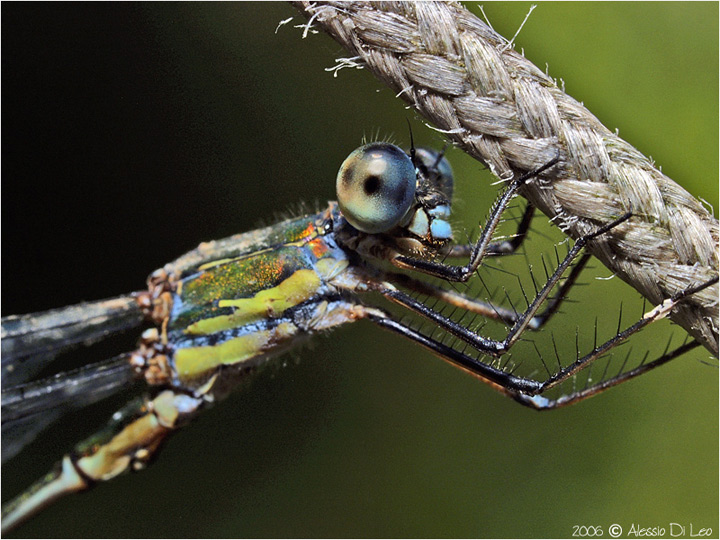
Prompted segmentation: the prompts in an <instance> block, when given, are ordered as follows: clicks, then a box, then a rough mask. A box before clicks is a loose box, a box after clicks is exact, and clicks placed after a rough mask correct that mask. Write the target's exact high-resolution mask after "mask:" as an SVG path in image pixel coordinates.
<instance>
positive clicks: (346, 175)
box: [341, 165, 355, 185]
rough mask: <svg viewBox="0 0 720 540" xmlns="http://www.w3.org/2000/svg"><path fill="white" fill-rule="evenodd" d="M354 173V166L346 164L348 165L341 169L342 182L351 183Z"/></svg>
mask: <svg viewBox="0 0 720 540" xmlns="http://www.w3.org/2000/svg"><path fill="white" fill-rule="evenodd" d="M354 174H355V167H354V166H353V165H348V167H347V168H346V169H345V170H343V171H342V175H341V180H342V183H343V184H347V185H349V184H350V183H352V180H353V175H354Z"/></svg>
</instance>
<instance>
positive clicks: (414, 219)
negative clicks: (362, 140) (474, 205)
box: [336, 142, 453, 245]
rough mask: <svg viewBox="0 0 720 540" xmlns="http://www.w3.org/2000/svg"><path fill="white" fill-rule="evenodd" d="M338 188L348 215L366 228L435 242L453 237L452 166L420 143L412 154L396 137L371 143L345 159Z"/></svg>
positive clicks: (371, 231) (340, 204) (345, 215)
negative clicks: (398, 144)
mask: <svg viewBox="0 0 720 540" xmlns="http://www.w3.org/2000/svg"><path fill="white" fill-rule="evenodd" d="M411 156H412V157H411ZM336 189H337V196H338V204H339V206H340V210H341V211H342V213H343V216H344V217H345V219H346V220H347V222H348V223H350V225H352V226H353V227H355V228H356V229H357V230H359V231H361V232H364V233H368V234H380V233H387V234H393V235H395V236H409V237H411V238H412V237H415V238H417V239H418V240H420V241H421V242H423V243H425V244H431V245H442V244H444V243H445V242H447V241H449V240H450V239H451V238H452V229H451V227H450V224H449V223H448V222H447V218H448V217H449V216H450V202H451V198H452V191H453V177H452V169H451V168H450V164H449V163H448V162H447V160H446V159H445V157H444V156H443V154H441V153H439V152H436V151H434V150H429V149H426V148H418V149H415V150H414V151H411V153H410V154H407V153H406V152H404V151H403V150H401V149H400V148H398V147H397V146H395V145H394V144H390V143H384V142H375V143H371V144H366V145H364V146H361V147H360V148H358V149H357V150H355V151H354V152H352V153H351V154H350V155H349V156H348V157H347V159H346V160H345V161H344V162H343V164H342V166H341V167H340V171H339V172H338V175H337V181H336Z"/></svg>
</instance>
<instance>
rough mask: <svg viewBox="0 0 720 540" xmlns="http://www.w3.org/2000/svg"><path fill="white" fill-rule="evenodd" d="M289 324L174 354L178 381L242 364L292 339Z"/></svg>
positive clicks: (292, 334) (293, 327)
mask: <svg viewBox="0 0 720 540" xmlns="http://www.w3.org/2000/svg"><path fill="white" fill-rule="evenodd" d="M297 330H298V329H297V327H296V326H295V325H294V324H292V323H281V324H279V325H277V326H276V327H275V328H273V329H270V330H262V331H257V332H253V333H252V334H247V335H245V336H240V337H236V338H233V339H229V340H228V341H225V342H224V343H220V344H218V345H212V346H203V347H187V348H184V349H178V350H177V351H176V352H175V369H176V370H177V373H178V375H179V376H180V378H181V379H185V378H192V377H195V376H199V375H202V374H204V373H206V372H208V371H210V370H211V369H214V368H216V367H217V366H220V365H232V364H237V363H240V362H243V361H245V360H248V359H250V358H253V357H255V356H258V355H260V354H263V353H265V352H267V351H270V350H272V349H273V348H275V347H278V346H279V345H281V343H282V342H283V341H286V340H288V339H290V338H292V337H293V336H294V335H295V334H296V333H297Z"/></svg>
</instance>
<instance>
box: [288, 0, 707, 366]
mask: <svg viewBox="0 0 720 540" xmlns="http://www.w3.org/2000/svg"><path fill="white" fill-rule="evenodd" d="M292 3H293V5H295V6H296V7H297V8H298V9H299V10H300V11H301V12H302V13H303V14H304V15H305V16H306V17H307V18H308V19H312V24H313V25H315V26H317V27H318V28H320V29H322V30H323V31H325V32H327V33H328V34H329V35H330V36H332V37H333V38H334V39H335V40H336V41H338V42H339V43H340V44H341V45H342V46H343V47H345V48H346V49H347V50H348V52H349V53H350V56H352V57H353V60H356V61H357V62H360V63H362V64H364V66H365V67H367V68H368V69H369V70H370V71H372V72H373V73H374V74H375V75H376V76H377V77H378V78H379V79H380V80H381V81H383V82H384V83H385V84H387V85H388V86H389V87H390V88H391V89H392V90H393V91H394V92H395V93H396V94H397V95H398V97H400V98H402V99H403V100H404V101H406V102H407V103H409V104H410V105H412V106H413V107H414V108H415V109H416V110H417V111H418V112H419V113H420V114H422V115H423V116H424V117H425V118H426V119H428V120H429V121H430V122H431V123H432V124H434V125H435V126H436V128H437V129H439V130H440V131H442V132H443V133H445V134H446V135H447V137H448V138H449V139H450V140H451V141H453V142H454V143H455V144H456V145H457V146H459V147H460V148H462V149H463V150H464V151H465V152H467V153H468V154H470V155H471V156H473V157H474V158H476V159H478V160H479V161H481V162H482V163H484V164H486V165H487V166H488V167H489V168H490V169H491V171H492V172H493V173H494V174H495V175H496V176H498V177H500V178H503V179H509V178H512V177H513V176H514V175H518V174H522V173H524V172H528V171H531V170H534V169H536V168H538V167H539V166H541V165H543V164H544V163H547V162H548V161H550V160H551V159H552V158H553V157H555V156H557V155H559V156H560V163H559V164H558V165H557V166H555V167H553V168H552V169H551V170H550V171H548V172H547V174H544V175H542V177H541V178H540V179H539V181H535V182H531V183H530V184H528V185H527V186H526V189H525V190H524V191H523V193H522V194H523V196H525V197H526V198H527V199H528V200H530V201H531V202H532V203H533V204H534V205H536V206H537V207H538V208H539V209H540V210H541V211H542V212H544V213H545V214H546V215H547V216H549V217H550V218H551V220H552V221H553V222H554V223H556V224H557V225H559V226H560V227H561V228H562V229H563V231H565V232H566V233H567V234H568V235H570V236H572V237H573V238H579V237H580V236H583V235H584V234H587V233H589V232H591V231H593V230H596V229H597V227H598V225H599V224H604V223H607V222H609V221H612V220H613V219H616V218H617V217H618V216H620V215H622V214H624V213H625V212H628V211H631V212H633V218H632V219H631V220H630V221H629V222H627V223H625V224H623V225H621V226H619V227H617V228H615V229H613V230H612V231H610V232H609V233H608V234H606V235H603V236H602V237H600V238H598V239H597V240H596V241H595V242H593V243H592V245H590V246H589V248H590V251H591V252H592V253H593V255H595V256H596V257H597V258H598V259H600V261H602V263H603V264H605V266H607V267H608V268H609V269H610V270H612V271H613V272H614V273H615V274H617V275H618V276H620V277H621V278H622V279H623V280H624V281H626V282H627V283H629V284H630V285H632V286H633V287H634V288H635V289H637V290H638V291H639V292H640V293H641V294H643V295H644V296H645V297H646V298H647V299H648V300H650V301H651V302H652V303H653V304H656V305H657V304H659V303H661V302H662V301H663V299H665V298H668V297H670V296H672V295H673V294H675V293H677V292H678V291H681V290H684V289H686V288H689V287H690V286H692V285H697V284H700V283H703V282H705V281H708V280H709V279H711V278H712V277H715V276H717V275H718V221H717V219H715V218H714V217H713V216H712V215H710V214H709V213H708V212H707V210H706V209H705V208H704V207H703V205H702V204H701V203H700V202H699V201H697V200H696V199H695V198H694V197H693V196H692V195H690V194H689V193H688V192H687V191H685V190H684V189H683V188H682V187H680V186H679V185H678V184H676V183H675V182H673V181H672V180H671V179H670V178H668V177H667V176H665V175H664V174H662V173H661V172H660V171H658V170H657V169H656V168H655V167H654V166H653V164H652V162H651V161H650V160H649V159H648V158H646V157H645V156H643V155H642V154H641V153H640V152H638V151H637V150H636V149H635V148H633V147H632V146H631V145H630V144H628V143H627V142H626V141H624V140H622V139H621V138H620V137H618V136H617V135H616V134H615V133H612V132H611V131H610V130H608V129H607V128H606V127H605V126H603V125H602V124H601V123H600V121H599V120H598V119H597V118H595V117H594V116H593V115H592V114H591V113H590V111H588V110H587V109H586V108H585V107H584V106H583V105H581V104H580V103H578V102H577V101H576V100H574V99H573V98H571V97H570V96H568V95H567V94H565V93H564V92H562V91H561V90H560V88H558V86H557V84H556V83H555V81H554V80H553V79H551V78H550V77H549V76H548V75H546V74H545V73H544V72H543V71H542V70H540V69H538V68H537V67H536V66H535V65H534V64H532V63H531V62H530V61H528V60H527V59H526V58H524V57H523V56H522V55H520V54H519V53H517V52H516V51H514V50H513V49H512V48H509V47H508V43H509V42H508V40H507V39H505V38H503V37H502V36H500V35H499V34H497V33H496V32H495V31H494V30H493V29H492V28H490V27H489V26H488V25H487V24H486V23H484V22H483V21H481V20H480V19H478V18H477V17H475V15H473V14H472V13H470V12H469V11H467V10H466V9H465V8H463V7H462V6H461V5H459V4H456V3H438V2H396V3H390V2H309V1H306V0H300V1H295V2H292ZM355 57H357V58H355ZM671 318H672V320H673V321H675V322H676V323H677V324H679V325H680V326H682V327H683V328H685V330H687V331H688V333H689V334H690V335H692V336H693V337H695V338H696V339H698V340H699V341H700V342H701V343H702V344H703V345H704V346H705V347H706V348H707V349H708V350H709V351H711V352H712V353H713V354H715V355H717V354H718V286H717V285H714V286H712V287H709V288H707V289H705V290H704V291H702V292H700V293H698V294H696V295H694V296H693V297H692V298H689V299H688V300H687V301H686V302H685V303H684V304H683V305H681V306H678V307H677V308H676V309H675V310H674V311H673V313H672V314H671Z"/></svg>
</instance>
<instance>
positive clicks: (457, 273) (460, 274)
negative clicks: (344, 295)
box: [391, 157, 559, 281]
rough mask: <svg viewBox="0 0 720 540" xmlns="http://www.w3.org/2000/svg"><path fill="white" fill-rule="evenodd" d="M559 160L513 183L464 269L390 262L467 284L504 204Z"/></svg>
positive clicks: (412, 260) (399, 258) (402, 260)
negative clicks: (529, 181)
mask: <svg viewBox="0 0 720 540" xmlns="http://www.w3.org/2000/svg"><path fill="white" fill-rule="evenodd" d="M558 161H559V158H558V157H556V158H554V159H552V160H550V161H549V162H548V163H546V164H545V165H543V166H542V167H540V168H539V169H536V170H534V171H531V172H529V173H527V174H524V175H522V176H521V177H519V178H517V179H515V180H513V181H512V182H511V183H510V185H509V186H508V187H507V189H506V190H505V191H504V192H503V194H502V195H501V196H500V198H499V199H498V201H497V202H496V203H495V205H494V206H493V208H492V210H491V212H490V217H489V218H488V221H487V223H486V224H485V227H484V228H483V231H482V233H481V234H480V238H478V241H477V243H476V244H475V245H474V246H473V248H472V250H471V252H470V260H469V261H468V263H467V264H466V265H465V266H454V265H447V264H445V263H442V262H435V261H427V260H425V259H418V258H414V257H407V256H405V255H398V256H397V257H395V258H394V259H392V261H391V262H392V264H394V265H395V266H397V267H398V268H403V269H408V270H418V271H420V272H424V273H426V274H429V275H431V276H435V277H439V278H443V279H446V280H448V281H467V280H468V279H470V276H472V275H473V274H474V273H475V270H477V268H478V267H479V266H480V263H482V260H483V258H484V257H485V256H486V255H488V253H489V249H490V246H491V245H492V237H493V234H494V233H495V229H496V228H497V226H498V224H499V223H500V218H501V217H502V214H503V212H504V211H505V209H506V208H507V205H508V204H509V203H510V201H511V200H512V199H513V198H514V197H515V195H516V194H517V192H518V190H519V189H520V188H521V187H522V186H523V185H524V184H525V182H527V181H528V180H529V179H530V178H533V177H535V176H537V175H539V174H540V173H542V172H543V171H545V170H547V169H549V168H550V167H552V166H554V165H555V164H557V162H558Z"/></svg>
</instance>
